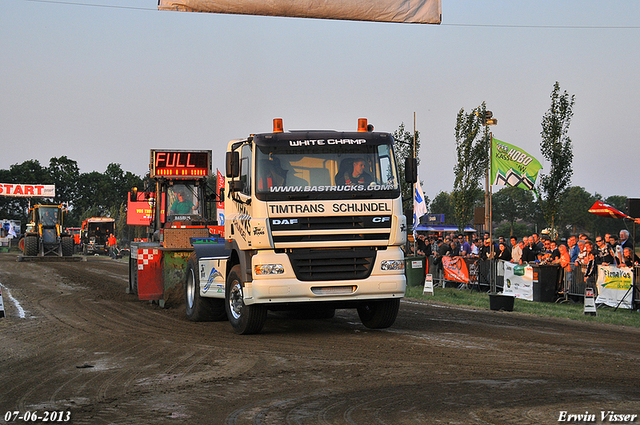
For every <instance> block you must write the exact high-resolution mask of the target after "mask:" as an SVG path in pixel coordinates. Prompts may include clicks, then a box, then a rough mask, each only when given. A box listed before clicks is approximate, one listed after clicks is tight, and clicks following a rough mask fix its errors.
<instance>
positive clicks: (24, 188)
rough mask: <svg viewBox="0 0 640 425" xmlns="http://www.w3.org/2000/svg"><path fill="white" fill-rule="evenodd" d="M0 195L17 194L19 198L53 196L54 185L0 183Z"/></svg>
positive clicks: (54, 192) (54, 194)
mask: <svg viewBox="0 0 640 425" xmlns="http://www.w3.org/2000/svg"><path fill="white" fill-rule="evenodd" d="M0 196H17V197H21V198H35V197H38V198H55V197H56V185H55V184H18V183H0Z"/></svg>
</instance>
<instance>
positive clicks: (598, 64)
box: [0, 0, 640, 199]
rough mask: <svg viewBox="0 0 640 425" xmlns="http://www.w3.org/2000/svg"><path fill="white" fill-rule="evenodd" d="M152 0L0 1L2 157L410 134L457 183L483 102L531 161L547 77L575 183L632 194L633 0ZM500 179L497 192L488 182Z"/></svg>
mask: <svg viewBox="0 0 640 425" xmlns="http://www.w3.org/2000/svg"><path fill="white" fill-rule="evenodd" d="M156 7H157V2H156V0H68V1H64V0H0V40H1V42H0V138H1V139H0V140H1V145H2V151H0V168H1V169H8V168H9V167H10V166H11V165H12V164H16V163H22V162H24V161H26V160H29V159H37V160H38V161H40V163H41V164H42V165H43V166H47V165H48V164H49V159H50V158H51V157H54V156H55V157H60V156H63V155H66V156H67V157H69V158H70V159H73V160H75V161H77V163H78V166H79V167H80V171H81V172H90V171H94V170H95V171H100V172H102V171H104V170H105V169H106V167H107V165H108V164H109V163H119V164H121V166H122V168H123V169H124V170H125V171H131V172H133V173H134V174H137V175H144V174H145V173H146V172H147V171H148V162H149V150H150V149H153V148H176V149H212V150H213V153H214V163H213V166H214V168H220V169H223V167H224V160H223V158H224V151H225V150H226V146H227V143H228V141H229V140H231V139H237V138H243V137H246V136H248V135H249V134H250V133H258V132H268V131H271V128H272V119H273V118H274V117H282V118H283V119H284V126H285V129H335V130H354V129H355V128H356V126H357V119H358V118H359V117H366V118H368V119H369V122H370V123H372V124H374V125H375V128H376V130H378V131H388V132H393V131H395V130H396V129H397V128H398V126H399V125H400V124H401V123H403V122H404V123H405V125H406V127H407V128H409V129H412V128H413V116H414V112H415V114H416V127H417V130H419V131H420V134H421V140H422V149H421V152H420V158H421V167H420V172H419V178H420V179H421V180H422V181H423V182H424V185H423V189H424V192H425V195H427V196H428V197H429V198H431V199H433V198H434V197H435V196H436V195H437V194H438V193H439V192H440V191H451V189H452V186H453V180H454V177H453V167H454V164H455V139H454V127H455V122H456V114H457V113H458V111H459V110H460V109H461V108H464V109H465V111H470V110H471V109H473V108H474V107H477V106H479V105H480V104H481V103H482V102H483V101H485V102H486V103H487V108H488V109H489V110H491V111H493V114H494V117H495V118H497V119H498V125H497V126H494V127H492V130H493V132H494V137H496V138H498V139H500V140H503V141H505V142H507V143H511V144H514V145H516V146H519V147H521V148H522V149H524V150H526V151H527V152H528V153H529V154H531V155H533V156H535V157H536V158H538V159H539V160H540V161H541V162H542V163H543V167H544V169H543V170H542V173H545V172H548V169H549V165H548V163H547V162H546V161H544V160H543V157H542V155H541V153H540V130H541V125H540V123H541V122H542V117H543V115H544V113H545V112H546V111H547V110H548V109H549V106H550V94H551V91H552V89H553V85H554V83H555V82H556V81H558V82H559V83H560V87H561V89H562V90H563V91H564V90H566V91H568V92H569V93H570V94H572V95H575V107H574V113H575V115H574V118H573V121H572V122H571V127H570V130H569V135H570V137H571V139H572V141H573V152H574V161H573V166H574V173H573V178H572V185H574V186H582V187H584V188H585V189H586V190H587V191H588V192H589V193H592V194H593V193H596V192H597V193H599V194H601V195H602V196H603V197H607V196H610V195H623V196H627V197H632V198H640V181H638V178H637V177H638V172H637V166H638V158H639V157H640V155H639V154H638V148H639V143H638V142H640V119H639V118H638V116H639V114H640V109H639V108H638V103H639V101H640V2H639V1H638V0H619V1H615V2H606V3H605V2H602V1H595V0H580V1H577V0H575V1H574V0H564V1H557V0H553V1H552V0H539V1H535V2H522V1H513V0H510V1H507V0H498V1H493V2H487V1H484V2H480V1H474V2H469V1H463V0H442V24H441V25H415V24H413V25H408V24H389V23H372V22H349V21H327V20H309V19H293V18H274V17H257V16H256V17H254V16H232V15H216V14H201V13H186V12H167V11H158V10H157V9H156ZM494 190H496V189H494Z"/></svg>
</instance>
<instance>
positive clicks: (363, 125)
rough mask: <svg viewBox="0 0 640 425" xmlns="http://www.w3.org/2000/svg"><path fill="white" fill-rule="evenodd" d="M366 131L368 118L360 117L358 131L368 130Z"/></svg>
mask: <svg viewBox="0 0 640 425" xmlns="http://www.w3.org/2000/svg"><path fill="white" fill-rule="evenodd" d="M366 131H367V119H366V118H358V132H366Z"/></svg>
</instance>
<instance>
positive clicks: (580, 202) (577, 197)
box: [558, 186, 597, 236]
mask: <svg viewBox="0 0 640 425" xmlns="http://www.w3.org/2000/svg"><path fill="white" fill-rule="evenodd" d="M562 201H563V202H562V205H561V207H560V211H559V214H558V217H559V222H560V223H559V224H560V227H562V229H565V230H563V232H561V233H564V235H565V236H568V234H569V233H570V234H573V235H575V234H578V233H580V232H584V231H588V232H593V231H594V230H595V227H594V225H595V219H596V217H597V216H596V215H594V214H591V213H589V208H591V206H592V205H593V203H594V202H595V201H596V197H595V196H594V195H591V194H590V193H589V192H587V191H586V190H585V189H584V188H583V187H579V186H572V187H569V188H568V189H567V190H565V192H564V195H563V199H562Z"/></svg>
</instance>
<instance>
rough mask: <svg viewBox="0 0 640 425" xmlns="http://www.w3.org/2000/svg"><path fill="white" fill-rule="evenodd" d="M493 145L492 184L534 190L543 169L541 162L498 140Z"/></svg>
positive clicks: (493, 140)
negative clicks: (539, 172) (539, 173)
mask: <svg viewBox="0 0 640 425" xmlns="http://www.w3.org/2000/svg"><path fill="white" fill-rule="evenodd" d="M491 143H492V148H491V149H492V153H491V182H492V183H491V184H493V185H497V186H515V187H519V188H521V189H526V190H533V189H534V188H535V184H536V179H537V178H538V171H540V170H541V169H542V165H541V164H540V162H539V161H538V160H537V159H535V158H534V157H532V156H531V155H529V154H528V153H526V152H525V151H524V150H522V149H520V148H519V147H517V146H514V145H510V144H509V143H505V142H502V141H500V140H498V139H492V140H491Z"/></svg>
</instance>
